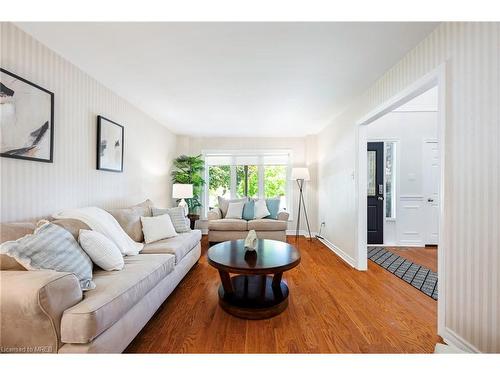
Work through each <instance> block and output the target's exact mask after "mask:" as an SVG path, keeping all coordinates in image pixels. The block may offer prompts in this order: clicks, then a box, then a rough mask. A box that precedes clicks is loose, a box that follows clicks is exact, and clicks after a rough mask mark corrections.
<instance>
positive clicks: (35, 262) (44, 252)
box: [0, 222, 95, 290]
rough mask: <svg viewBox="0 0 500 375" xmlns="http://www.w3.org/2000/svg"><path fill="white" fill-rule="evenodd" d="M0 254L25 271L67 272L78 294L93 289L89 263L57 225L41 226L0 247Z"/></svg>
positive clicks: (76, 243) (71, 236) (85, 256)
mask: <svg viewBox="0 0 500 375" xmlns="http://www.w3.org/2000/svg"><path fill="white" fill-rule="evenodd" d="M0 253H1V254H6V255H8V256H10V257H12V258H14V259H15V260H16V261H17V262H18V263H19V264H21V265H22V266H23V267H24V268H26V269H27V270H54V271H59V272H71V273H73V274H74V275H75V276H76V277H77V278H78V280H79V281H80V287H81V288H82V290H89V289H94V288H95V284H94V282H93V281H92V261H91V260H90V258H89V256H88V255H87V254H86V253H85V251H83V249H82V248H81V247H80V245H79V244H78V242H76V240H75V238H74V237H73V235H72V234H71V233H70V232H68V231H67V230H66V229H63V228H61V227H60V226H59V225H56V224H52V223H49V222H47V223H45V224H43V225H42V226H40V227H38V228H37V229H36V230H35V233H34V234H28V235H27V236H24V237H22V238H20V239H18V240H16V241H8V242H4V243H3V244H2V245H0Z"/></svg>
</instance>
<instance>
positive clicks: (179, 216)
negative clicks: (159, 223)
mask: <svg viewBox="0 0 500 375" xmlns="http://www.w3.org/2000/svg"><path fill="white" fill-rule="evenodd" d="M152 211H153V216H160V215H165V214H168V216H170V220H172V224H173V225H174V228H175V231H176V232H177V233H184V232H189V231H191V227H190V226H189V224H190V223H189V219H188V218H186V216H185V214H184V208H183V207H173V208H156V207H153V208H152Z"/></svg>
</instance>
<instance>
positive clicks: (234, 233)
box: [208, 207, 289, 244]
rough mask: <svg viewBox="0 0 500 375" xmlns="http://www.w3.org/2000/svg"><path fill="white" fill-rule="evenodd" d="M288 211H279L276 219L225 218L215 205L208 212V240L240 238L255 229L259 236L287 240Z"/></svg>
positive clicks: (217, 240)
mask: <svg viewBox="0 0 500 375" xmlns="http://www.w3.org/2000/svg"><path fill="white" fill-rule="evenodd" d="M288 216H289V215H288V212H285V211H282V212H280V213H278V218H277V220H275V219H254V220H245V219H225V218H223V217H222V211H221V210H220V209H219V208H218V207H215V208H213V209H211V210H210V211H209V212H208V241H209V242H210V244H213V243H217V242H223V241H231V240H239V239H243V238H245V237H246V236H247V234H248V231H249V230H252V229H253V230H255V232H257V237H259V238H263V239H268V240H277V241H283V242H286V229H287V225H288Z"/></svg>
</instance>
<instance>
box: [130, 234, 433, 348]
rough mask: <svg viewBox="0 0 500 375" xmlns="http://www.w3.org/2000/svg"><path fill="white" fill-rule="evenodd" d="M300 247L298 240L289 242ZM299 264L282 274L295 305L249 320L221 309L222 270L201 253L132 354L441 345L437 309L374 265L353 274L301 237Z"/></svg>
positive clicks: (134, 344)
mask: <svg viewBox="0 0 500 375" xmlns="http://www.w3.org/2000/svg"><path fill="white" fill-rule="evenodd" d="M288 241H289V242H290V243H292V244H293V243H295V239H294V237H290V238H289V239H288ZM298 248H299V250H300V252H301V256H302V261H301V264H300V265H299V266H298V267H296V268H295V269H292V270H291V271H288V272H285V273H284V274H283V279H284V280H285V282H286V283H287V284H288V286H289V288H290V297H289V306H288V308H287V309H286V310H285V311H284V312H283V313H282V314H280V315H278V316H276V317H273V318H271V319H266V320H243V319H238V318H236V317H233V316H231V315H229V314H227V313H226V312H224V311H223V310H222V309H221V308H220V307H219V305H218V295H217V289H218V287H219V285H220V278H219V275H218V272H217V270H216V269H214V268H213V267H211V266H209V265H208V264H207V261H206V251H207V249H208V241H207V239H206V236H204V238H203V240H202V251H203V255H202V258H201V259H200V261H199V263H198V264H197V265H196V266H195V267H193V269H192V270H191V271H190V272H189V273H188V275H186V277H185V278H184V280H183V281H182V282H181V283H180V285H179V286H178V287H177V289H176V290H175V291H174V292H173V293H172V295H171V296H170V297H169V298H168V299H167V300H166V301H165V303H164V304H163V305H162V306H161V307H160V309H159V310H158V312H157V313H156V314H155V315H154V317H153V318H152V319H151V321H150V322H149V323H148V324H147V325H146V326H145V327H144V329H143V330H142V331H141V332H140V333H139V335H138V336H137V337H136V338H135V340H134V341H133V342H132V343H131V344H130V345H129V347H128V348H127V350H126V352H128V353H430V352H432V351H433V350H434V345H435V344H436V342H438V341H439V337H438V336H437V333H436V321H437V318H436V311H437V303H436V301H434V300H433V299H431V298H430V297H428V296H426V295H425V294H423V293H422V292H420V291H418V290H416V289H415V288H413V287H412V286H411V285H409V284H407V283H406V282H404V281H403V280H401V279H399V278H398V277H396V276H394V275H392V274H391V273H390V272H388V271H386V270H384V269H382V268H381V267H379V266H377V265H375V264H371V262H369V266H368V271H366V272H359V271H356V270H354V269H353V268H351V267H350V266H349V265H347V264H346V263H345V262H344V261H342V260H341V259H340V258H339V257H338V256H336V255H335V254H334V253H333V252H332V251H331V250H329V249H328V248H326V247H325V246H324V245H323V244H321V243H320V242H319V241H317V240H312V241H308V240H307V239H305V238H303V237H301V238H300V240H299V244H298Z"/></svg>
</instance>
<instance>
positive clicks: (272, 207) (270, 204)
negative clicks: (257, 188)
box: [266, 198, 280, 220]
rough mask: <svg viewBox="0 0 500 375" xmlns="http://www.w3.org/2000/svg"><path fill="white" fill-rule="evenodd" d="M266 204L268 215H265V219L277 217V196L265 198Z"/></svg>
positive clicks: (278, 200) (278, 203) (278, 202)
mask: <svg viewBox="0 0 500 375" xmlns="http://www.w3.org/2000/svg"><path fill="white" fill-rule="evenodd" d="M266 205H267V209H268V210H269V216H267V217H266V219H274V220H277V219H278V212H279V210H280V199H279V198H272V199H266Z"/></svg>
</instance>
